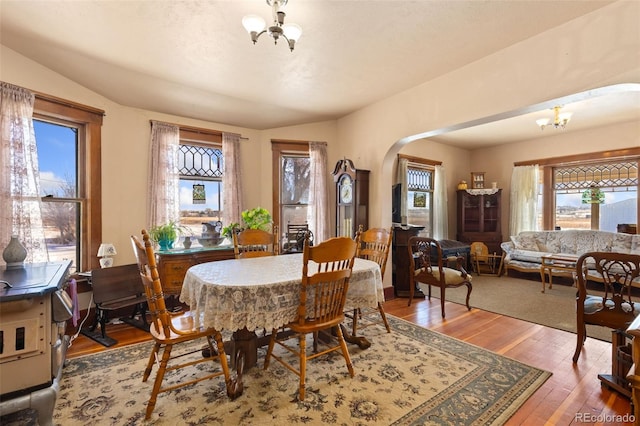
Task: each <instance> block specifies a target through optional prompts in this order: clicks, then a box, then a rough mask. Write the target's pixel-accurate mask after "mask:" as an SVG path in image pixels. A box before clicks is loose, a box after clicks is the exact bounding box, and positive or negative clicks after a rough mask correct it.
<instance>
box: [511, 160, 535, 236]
mask: <svg viewBox="0 0 640 426" xmlns="http://www.w3.org/2000/svg"><path fill="white" fill-rule="evenodd" d="M539 170H540V169H539V167H538V165H537V164H536V165H533V166H517V167H514V168H513V173H512V174H511V192H510V198H511V203H510V210H511V212H510V220H509V232H510V234H511V235H518V233H519V232H520V231H537V230H538V182H539V181H540V171H539Z"/></svg>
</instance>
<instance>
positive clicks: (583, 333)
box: [573, 323, 587, 363]
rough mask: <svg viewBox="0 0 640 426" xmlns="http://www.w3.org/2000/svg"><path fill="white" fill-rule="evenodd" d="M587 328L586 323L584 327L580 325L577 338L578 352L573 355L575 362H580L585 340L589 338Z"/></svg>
mask: <svg viewBox="0 0 640 426" xmlns="http://www.w3.org/2000/svg"><path fill="white" fill-rule="evenodd" d="M586 328H587V326H586V325H584V323H583V324H582V325H578V330H577V336H576V337H577V338H576V350H575V352H574V353H573V362H574V363H575V362H578V358H580V352H582V346H583V345H584V340H585V338H586V337H587V330H586Z"/></svg>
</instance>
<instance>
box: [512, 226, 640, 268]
mask: <svg viewBox="0 0 640 426" xmlns="http://www.w3.org/2000/svg"><path fill="white" fill-rule="evenodd" d="M500 246H501V248H502V250H503V251H504V259H503V268H504V269H503V271H504V272H505V273H508V272H509V269H515V270H517V271H520V272H535V273H538V274H540V266H541V264H542V256H548V255H551V254H564V255H567V254H568V255H573V256H580V255H582V254H584V253H587V252H590V251H611V252H618V253H631V254H637V255H640V234H623V233H617V232H606V231H591V230H567V231H525V232H520V233H519V234H518V235H516V236H512V237H511V241H507V242H503V243H502V244H501V245H500ZM552 274H553V275H554V276H572V273H571V272H570V271H566V270H555V269H554V270H552ZM593 278H594V279H596V280H598V277H597V276H596V277H593Z"/></svg>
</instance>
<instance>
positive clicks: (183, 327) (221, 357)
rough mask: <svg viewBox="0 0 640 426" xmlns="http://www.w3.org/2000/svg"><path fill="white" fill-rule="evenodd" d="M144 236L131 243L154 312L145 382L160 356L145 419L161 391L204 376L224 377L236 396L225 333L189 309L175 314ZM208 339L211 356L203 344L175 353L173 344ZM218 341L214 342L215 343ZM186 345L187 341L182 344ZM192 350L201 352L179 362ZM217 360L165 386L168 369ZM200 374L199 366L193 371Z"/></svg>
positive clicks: (189, 383) (181, 385)
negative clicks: (201, 323)
mask: <svg viewBox="0 0 640 426" xmlns="http://www.w3.org/2000/svg"><path fill="white" fill-rule="evenodd" d="M142 239H143V241H144V245H143V243H142V242H140V240H139V239H138V238H136V237H135V236H133V235H132V236H131V244H132V246H133V251H134V253H135V255H136V259H137V263H138V269H139V270H140V278H141V280H142V284H143V287H144V290H145V294H146V296H147V304H148V308H149V312H150V314H151V318H152V322H151V327H150V330H149V331H150V333H151V336H152V337H153V340H154V345H153V349H152V351H151V354H150V355H149V361H148V362H147V366H146V368H145V370H144V374H143V376H142V381H143V382H146V381H147V379H148V378H149V376H150V375H151V371H152V369H153V366H154V365H155V364H156V361H157V360H158V359H160V362H159V365H158V371H157V373H156V378H155V381H154V384H153V389H152V391H151V397H150V398H149V402H148V403H147V410H146V414H145V419H149V418H150V417H151V413H152V412H153V409H154V407H155V405H156V401H157V397H158V394H159V393H162V392H167V391H170V390H173V389H176V388H180V387H184V386H188V385H191V384H194V383H197V382H200V381H203V380H207V379H211V378H214V377H218V376H223V377H224V385H225V386H226V390H227V395H228V396H229V397H230V398H231V399H234V398H235V397H237V396H239V395H240V394H241V393H242V389H235V382H234V381H232V380H231V377H230V375H229V367H228V365H227V356H226V354H225V351H224V344H223V342H222V336H221V334H220V332H219V331H217V330H215V329H211V328H209V329H205V328H201V327H200V328H196V327H195V324H194V321H193V317H192V316H191V314H190V313H189V312H186V313H182V314H179V315H172V314H171V313H170V312H169V311H168V310H167V307H166V305H165V300H164V294H163V291H162V283H161V282H160V276H159V275H158V267H157V265H156V257H155V253H154V250H153V246H152V244H151V241H150V239H149V234H148V233H147V231H146V230H143V231H142ZM199 339H205V340H206V342H207V345H208V349H209V356H207V357H203V356H202V355H201V352H202V351H201V349H202V348H201V346H199V345H198V347H197V349H193V350H189V351H186V352H185V351H180V353H178V354H174V353H173V349H174V346H178V345H182V344H185V343H186V344H188V343H191V342H192V341H194V340H199ZM214 344H215V345H214ZM182 346H184V345H182ZM190 354H198V355H197V356H195V357H191V358H190V359H187V360H181V362H176V360H177V359H178V358H180V357H184V356H187V355H190ZM210 361H214V365H217V364H216V362H215V361H217V362H218V363H219V365H220V367H221V368H220V369H218V370H216V371H214V372H212V373H207V374H204V375H202V374H201V375H198V376H197V377H193V376H189V378H187V379H186V380H185V381H183V382H180V383H175V384H171V385H168V386H166V387H162V383H163V379H164V376H165V373H166V372H167V371H173V370H178V369H182V368H185V367H189V366H193V365H197V364H201V363H204V362H210ZM194 373H195V374H197V370H195V371H194Z"/></svg>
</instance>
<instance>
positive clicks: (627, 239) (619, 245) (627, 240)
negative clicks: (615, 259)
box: [610, 232, 640, 254]
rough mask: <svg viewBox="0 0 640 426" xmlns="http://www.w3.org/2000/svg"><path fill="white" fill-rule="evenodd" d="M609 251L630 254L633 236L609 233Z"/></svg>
mask: <svg viewBox="0 0 640 426" xmlns="http://www.w3.org/2000/svg"><path fill="white" fill-rule="evenodd" d="M610 235H611V251H613V252H615V253H631V245H632V242H633V235H631V234H620V233H618V234H617V233H613V232H612V233H611V234H610ZM639 254H640V252H639Z"/></svg>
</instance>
